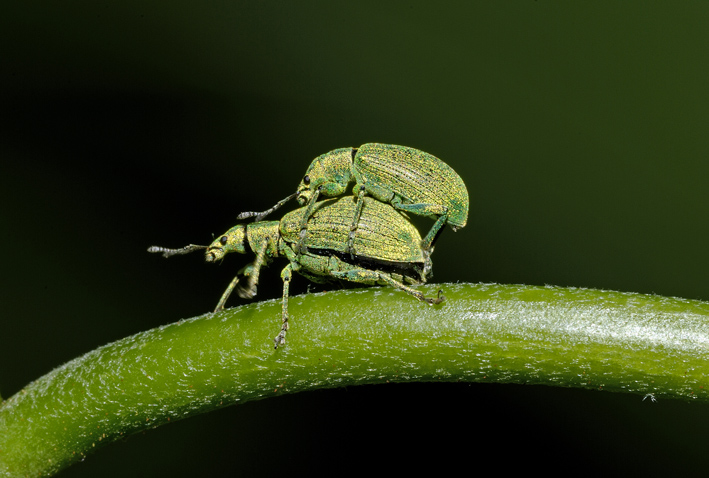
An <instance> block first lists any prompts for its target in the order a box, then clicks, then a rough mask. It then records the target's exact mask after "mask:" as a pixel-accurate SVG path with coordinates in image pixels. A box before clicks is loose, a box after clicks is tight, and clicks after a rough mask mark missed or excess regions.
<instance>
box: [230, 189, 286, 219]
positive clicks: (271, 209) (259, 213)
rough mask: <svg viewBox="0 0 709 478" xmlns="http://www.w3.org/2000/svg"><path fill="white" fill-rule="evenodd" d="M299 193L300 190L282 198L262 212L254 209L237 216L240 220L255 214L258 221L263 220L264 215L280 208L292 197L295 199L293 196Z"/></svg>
mask: <svg viewBox="0 0 709 478" xmlns="http://www.w3.org/2000/svg"><path fill="white" fill-rule="evenodd" d="M297 195H298V192H294V193H293V194H291V195H290V196H288V197H287V198H285V199H281V200H280V201H278V202H277V203H276V205H275V206H273V207H272V208H270V209H266V210H265V211H261V212H254V211H249V212H242V213H241V214H239V215H238V216H236V218H237V219H238V220H242V219H248V218H250V217H254V216H255V217H256V221H263V218H264V217H266V216H268V215H269V214H271V213H272V212H273V211H275V210H276V209H278V208H279V207H281V206H283V205H284V204H285V203H287V202H288V201H290V200H291V199H293V198H294V197H296V196H297Z"/></svg>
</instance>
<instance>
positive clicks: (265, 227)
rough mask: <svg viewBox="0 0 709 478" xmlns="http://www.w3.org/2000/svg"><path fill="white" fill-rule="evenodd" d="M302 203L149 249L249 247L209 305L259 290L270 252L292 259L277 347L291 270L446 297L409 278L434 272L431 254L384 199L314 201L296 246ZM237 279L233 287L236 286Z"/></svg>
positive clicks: (213, 253) (215, 253) (213, 257)
mask: <svg viewBox="0 0 709 478" xmlns="http://www.w3.org/2000/svg"><path fill="white" fill-rule="evenodd" d="M358 206H364V207H360V208H361V209H362V214H361V217H360V219H359V228H358V230H359V234H357V237H356V238H355V240H354V245H355V248H356V249H357V251H358V253H357V254H356V255H351V254H349V253H347V252H346V244H347V238H348V236H349V233H350V226H351V223H352V217H353V215H354V213H355V210H356V209H357V208H358ZM306 209H308V208H306V207H303V208H300V209H297V210H295V211H292V212H290V213H288V214H286V215H285V216H284V217H283V219H281V220H280V221H258V222H254V223H250V224H237V225H236V226H234V227H232V228H231V229H229V230H228V231H227V232H226V233H224V234H223V235H221V236H220V237H219V238H217V239H216V240H215V241H214V242H212V244H210V245H209V246H198V245H193V244H190V245H189V246H186V247H183V248H181V249H166V248H163V247H158V246H153V247H150V248H149V249H148V251H149V252H160V253H162V254H163V256H164V257H170V256H173V255H178V254H186V253H189V252H192V251H195V250H198V249H206V253H205V259H206V261H207V262H216V261H218V260H221V259H222V258H224V256H225V255H226V254H229V253H231V252H238V253H241V254H245V253H247V252H248V251H254V253H255V254H256V259H255V260H254V262H252V263H250V264H249V265H247V266H246V267H244V268H243V269H242V270H241V271H239V273H238V274H237V275H236V277H234V279H233V280H232V281H231V283H230V284H229V286H228V287H227V288H226V290H225V291H224V293H223V294H222V297H221V298H220V299H219V303H218V304H217V307H216V309H215V310H214V312H219V311H221V310H223V309H224V305H225V303H226V301H227V299H228V298H229V296H230V295H231V293H232V292H233V291H234V289H235V288H236V290H237V293H238V294H239V296H240V297H243V298H252V297H254V296H255V295H256V286H257V285H258V278H259V273H260V271H261V267H262V266H266V265H268V263H269V262H270V261H271V259H272V258H275V257H279V256H281V257H285V258H287V259H288V261H289V263H288V265H286V266H285V268H284V269H283V270H282V272H281V279H282V280H283V300H282V314H281V318H282V326H281V331H280V332H279V333H278V335H277V336H276V337H275V339H274V340H275V343H276V345H275V346H276V348H277V347H278V346H279V345H281V344H283V343H285V335H286V331H287V330H288V290H289V285H290V281H291V279H292V273H293V272H294V271H295V272H297V273H299V274H300V275H302V276H304V277H306V278H307V279H310V280H311V281H313V282H320V283H323V282H328V281H332V280H345V281H350V282H355V283H360V284H366V285H375V284H378V285H390V286H393V287H396V288H398V289H400V290H403V291H405V292H407V293H408V294H411V295H412V296H414V297H415V298H417V299H418V300H420V301H423V302H426V303H428V304H438V303H440V302H442V301H443V300H445V297H443V296H441V291H440V290H439V291H438V296H437V297H436V298H427V297H425V296H424V295H423V294H422V293H421V292H420V291H418V290H416V289H413V288H412V287H409V286H408V285H406V284H405V283H407V284H412V285H416V284H421V283H425V282H426V279H427V277H428V276H430V273H431V259H430V254H429V253H428V252H427V251H425V250H423V249H422V248H421V245H420V244H421V236H420V234H419V232H418V230H417V229H416V228H415V227H414V226H413V225H412V224H411V223H410V222H409V221H408V220H407V219H406V218H405V217H404V216H403V215H401V214H400V213H398V212H397V211H395V210H394V209H393V208H392V207H391V206H389V205H388V204H384V203H381V202H379V201H377V200H375V199H373V198H370V197H364V198H362V200H361V201H359V202H356V198H355V197H353V196H347V197H343V198H335V199H328V200H324V201H318V202H317V203H316V204H315V206H314V207H313V208H311V209H312V215H311V216H310V218H309V219H308V221H307V224H308V227H307V234H306V236H305V238H304V244H305V247H306V250H305V252H304V253H302V254H298V253H296V252H295V244H296V243H297V242H298V241H299V239H300V231H301V223H302V219H303V215H304V214H305V213H306ZM240 276H244V277H246V278H248V281H247V284H246V286H241V285H239V280H240V279H239V278H240ZM237 286H238V287H237Z"/></svg>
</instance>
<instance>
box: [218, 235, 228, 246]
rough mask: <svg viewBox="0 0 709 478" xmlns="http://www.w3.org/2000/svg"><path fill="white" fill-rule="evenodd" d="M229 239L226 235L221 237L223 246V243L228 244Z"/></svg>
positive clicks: (220, 240)
mask: <svg viewBox="0 0 709 478" xmlns="http://www.w3.org/2000/svg"><path fill="white" fill-rule="evenodd" d="M228 240H229V239H227V237H226V236H222V237H220V238H219V242H220V243H221V245H222V246H223V245H226V243H227V241H228Z"/></svg>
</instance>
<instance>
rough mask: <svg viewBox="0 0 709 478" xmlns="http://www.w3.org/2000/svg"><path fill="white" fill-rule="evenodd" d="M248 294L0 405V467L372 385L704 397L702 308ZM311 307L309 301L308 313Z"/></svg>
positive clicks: (488, 287) (7, 472) (549, 296)
mask: <svg viewBox="0 0 709 478" xmlns="http://www.w3.org/2000/svg"><path fill="white" fill-rule="evenodd" d="M437 287H441V288H442V289H443V290H444V294H445V296H446V297H447V300H446V302H444V303H443V304H441V305H436V306H427V305H425V304H423V303H421V302H418V301H415V300H412V299H411V298H410V297H408V296H407V295H406V294H403V293H401V292H400V291H396V290H394V289H390V288H370V289H356V290H346V291H338V292H329V293H322V294H307V295H303V296H296V297H292V298H291V300H290V312H291V316H292V320H291V322H290V323H291V329H290V332H289V334H288V342H287V344H286V346H285V347H282V348H279V349H278V350H274V349H273V340H272V337H273V336H274V335H275V334H276V333H277V332H278V329H279V327H280V305H279V301H268V302H262V303H255V304H249V305H245V306H242V307H237V308H234V309H230V310H227V311H224V312H220V313H218V314H207V315H204V316H201V317H196V318H193V319H188V320H183V321H180V322H177V323H174V324H171V325H167V326H164V327H160V328H157V329H153V330H148V331H146V332H142V333H139V334H136V335H134V336H132V337H127V338H125V339H123V340H119V341H117V342H114V343H112V344H109V345H106V346H104V347H100V348H98V349H96V350H94V351H92V352H89V353H87V354H86V355H84V356H82V357H79V358H77V359H75V360H73V361H71V362H69V363H67V364H65V365H62V366H61V367H59V368H57V369H55V370H53V371H52V372H50V373H49V374H47V375H45V376H44V377H41V378H39V379H38V380H36V381H35V382H32V383H31V384H29V385H28V386H27V387H25V388H24V389H23V390H21V391H20V392H18V393H17V394H15V395H14V396H12V397H10V398H8V399H7V400H5V401H4V402H3V403H2V404H1V405H0V475H2V476H35V475H39V474H44V475H46V474H52V473H55V472H57V471H59V470H61V469H62V468H65V467H66V466H68V465H69V464H71V463H72V462H75V461H78V460H81V459H82V458H83V457H84V456H85V455H86V454H88V453H90V452H92V451H94V450H95V449H97V448H99V447H100V446H102V445H105V444H107V443H110V442H111V441H114V440H116V439H117V438H121V437H124V436H126V435H129V434H132V433H135V432H138V431H141V430H145V429H148V428H153V427H156V426H159V425H163V424H165V423H168V422H171V421H175V420H179V419H182V418H186V417H188V416H191V415H196V414H199V413H203V412H206V411H209V410H212V409H215V408H218V407H223V406H227V405H230V404H234V403H237V402H244V401H247V400H254V399H259V398H265V397H269V396H272V395H276V394H280V393H294V392H298V391H302V390H312V389H317V388H324V387H339V386H345V385H354V384H365V383H380V382H384V381H431V380H437V381H438V380H450V381H470V382H481V381H482V382H515V383H534V384H548V385H558V386H566V387H582V388H594V389H598V388H600V389H603V390H609V391H621V392H632V393H638V394H647V393H652V394H654V395H655V396H661V397H664V398H681V399H700V400H708V399H709V395H708V394H707V387H709V360H708V359H709V303H706V302H699V301H692V300H685V299H678V298H667V297H660V296H651V295H641V294H631V293H620V292H608V291H599V290H587V289H568V288H558V287H529V286H505V285H495V284H442V285H435V288H434V286H428V287H424V288H422V290H424V291H426V292H427V293H429V294H435V292H436V288H437ZM314 311H317V313H315V312H314Z"/></svg>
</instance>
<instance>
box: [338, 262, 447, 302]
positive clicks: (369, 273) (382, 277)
mask: <svg viewBox="0 0 709 478" xmlns="http://www.w3.org/2000/svg"><path fill="white" fill-rule="evenodd" d="M330 274H331V275H332V276H333V277H336V278H338V279H343V280H347V281H350V282H358V283H364V284H366V283H372V282H375V283H382V282H383V283H386V284H389V285H390V286H392V287H396V288H397V289H400V290H403V291H404V292H406V293H407V294H410V295H412V296H414V297H416V298H417V299H418V300H420V301H421V302H426V303H427V304H429V305H433V304H440V303H441V302H443V301H444V300H446V298H445V296H443V295H442V294H443V291H442V290H439V291H438V296H437V297H436V298H435V299H432V298H429V297H426V296H425V295H423V293H422V292H421V291H418V290H416V289H414V288H412V287H409V286H407V285H404V284H403V283H401V282H399V281H397V280H396V279H394V278H393V277H391V275H389V274H387V273H386V272H380V271H374V270H370V269H361V268H353V269H350V270H345V271H338V270H331V271H330Z"/></svg>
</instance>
